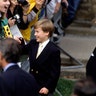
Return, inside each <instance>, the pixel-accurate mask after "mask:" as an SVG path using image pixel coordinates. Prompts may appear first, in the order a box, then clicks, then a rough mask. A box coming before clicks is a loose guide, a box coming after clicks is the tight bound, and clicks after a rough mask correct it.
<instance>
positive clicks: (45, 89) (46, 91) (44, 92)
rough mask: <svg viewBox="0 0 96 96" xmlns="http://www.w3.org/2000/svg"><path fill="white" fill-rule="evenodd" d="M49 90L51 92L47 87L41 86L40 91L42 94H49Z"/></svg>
mask: <svg viewBox="0 0 96 96" xmlns="http://www.w3.org/2000/svg"><path fill="white" fill-rule="evenodd" d="M48 92H49V90H48V89H47V88H45V87H43V88H41V89H40V91H39V93H40V94H48Z"/></svg>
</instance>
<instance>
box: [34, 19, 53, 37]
mask: <svg viewBox="0 0 96 96" xmlns="http://www.w3.org/2000/svg"><path fill="white" fill-rule="evenodd" d="M37 28H41V29H42V30H43V31H44V32H49V37H52V35H53V32H54V25H53V23H52V21H51V20H49V19H40V20H39V21H37V22H36V23H35V25H34V29H37Z"/></svg>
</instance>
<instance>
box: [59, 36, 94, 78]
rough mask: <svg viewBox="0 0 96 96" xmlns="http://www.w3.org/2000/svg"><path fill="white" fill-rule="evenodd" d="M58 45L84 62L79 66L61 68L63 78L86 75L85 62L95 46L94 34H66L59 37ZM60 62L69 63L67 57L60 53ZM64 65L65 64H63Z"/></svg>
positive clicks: (83, 76)
mask: <svg viewBox="0 0 96 96" xmlns="http://www.w3.org/2000/svg"><path fill="white" fill-rule="evenodd" d="M59 46H60V47H61V48H62V49H64V50H65V51H66V52H68V53H69V54H70V55H71V56H73V57H74V58H76V59H77V60H79V61H80V62H82V63H83V64H84V66H83V67H81V68H74V67H73V68H69V69H67V68H61V70H62V72H61V76H62V77H64V78H69V79H70V78H71V79H81V78H85V77H86V63H87V61H88V59H89V57H90V55H91V53H92V52H93V50H94V48H95V47H96V36H92V35H90V36H89V35H88V36H84V35H76V34H66V35H65V36H64V37H62V38H61V41H60V43H59ZM61 58H62V63H63V64H64V63H66V61H67V64H71V61H70V59H69V57H67V56H65V55H64V54H62V53H61ZM68 66H70V65H68ZM64 67H65V66H64Z"/></svg>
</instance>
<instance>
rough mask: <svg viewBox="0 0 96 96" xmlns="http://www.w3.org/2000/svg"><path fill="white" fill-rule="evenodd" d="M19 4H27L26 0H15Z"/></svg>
mask: <svg viewBox="0 0 96 96" xmlns="http://www.w3.org/2000/svg"><path fill="white" fill-rule="evenodd" d="M17 1H18V3H19V4H21V5H22V6H25V5H28V2H27V1H26V0H17Z"/></svg>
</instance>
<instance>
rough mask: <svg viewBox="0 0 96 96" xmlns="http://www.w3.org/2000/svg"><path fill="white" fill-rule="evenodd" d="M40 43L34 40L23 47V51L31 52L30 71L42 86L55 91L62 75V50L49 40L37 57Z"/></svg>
mask: <svg viewBox="0 0 96 96" xmlns="http://www.w3.org/2000/svg"><path fill="white" fill-rule="evenodd" d="M38 45H39V43H37V42H36V40H32V41H30V42H29V44H27V45H26V46H24V47H23V52H25V53H26V54H29V61H30V73H31V74H33V75H34V77H35V79H36V81H37V83H38V85H39V86H40V88H42V87H46V88H48V89H49V92H50V93H51V92H54V90H55V87H56V84H57V81H58V79H59V75H60V64H61V60H60V51H59V49H58V48H57V47H56V45H55V44H53V43H52V42H49V43H48V44H47V46H46V47H45V48H44V50H43V51H42V53H41V54H40V55H39V57H38V58H37V59H36V55H37V50H38Z"/></svg>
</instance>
